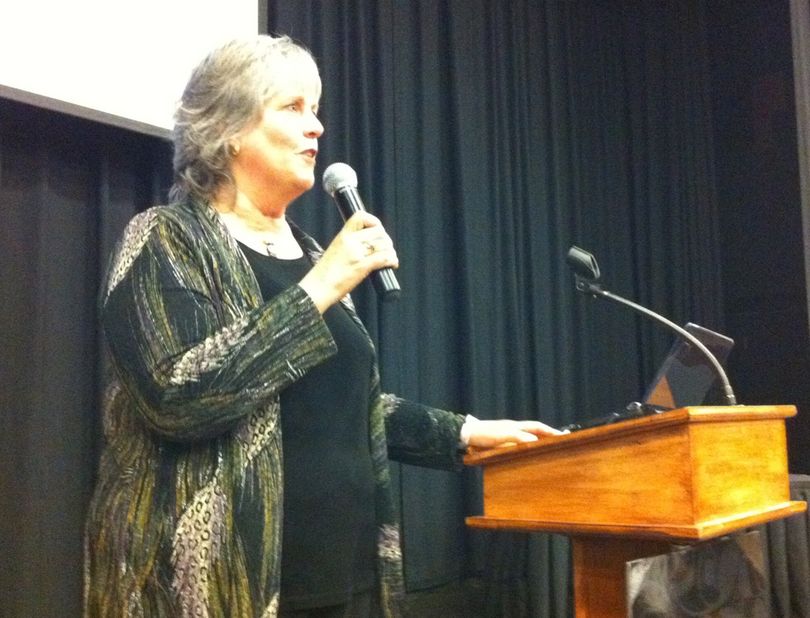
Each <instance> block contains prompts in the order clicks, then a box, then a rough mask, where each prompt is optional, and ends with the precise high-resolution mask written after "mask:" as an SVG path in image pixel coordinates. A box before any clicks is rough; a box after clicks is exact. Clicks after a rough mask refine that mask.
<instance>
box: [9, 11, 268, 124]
mask: <svg viewBox="0 0 810 618" xmlns="http://www.w3.org/2000/svg"><path fill="white" fill-rule="evenodd" d="M266 6H267V4H266V0H127V1H124V0H69V1H67V2H66V1H65V0H41V1H37V0H16V1H14V0H2V2H0V97H3V98H8V99H14V100H17V101H22V102H24V103H29V104H33V105H37V106H40V107H46V108H49V109H53V110H56V111H59V112H65V113H69V114H73V115H77V116H81V117H84V118H89V119H92V120H98V121H99V122H105V123H108V124H114V125H117V126H122V127H125V128H128V129H132V130H135V131H139V132H142V133H148V134H152V135H157V136H159V137H167V136H168V135H169V133H170V131H171V127H172V114H173V113H174V108H175V105H176V103H177V101H178V99H179V98H180V94H181V93H182V90H183V86H184V85H185V82H186V80H187V79H188V76H189V74H190V72H191V69H192V68H193V67H194V65H195V64H196V63H197V62H198V61H199V60H201V59H202V57H203V56H204V55H205V54H206V53H207V52H208V51H209V50H210V49H212V48H213V47H214V46H216V45H218V44H219V43H221V42H223V41H225V40H227V39H229V38H232V37H234V36H243V35H252V34H256V33H257V32H264V31H265V29H266V25H265V24H266Z"/></svg>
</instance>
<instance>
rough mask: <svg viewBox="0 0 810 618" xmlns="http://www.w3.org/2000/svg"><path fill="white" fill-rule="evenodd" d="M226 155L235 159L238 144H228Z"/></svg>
mask: <svg viewBox="0 0 810 618" xmlns="http://www.w3.org/2000/svg"><path fill="white" fill-rule="evenodd" d="M228 154H229V155H231V156H232V157H235V156H237V155H238V154H239V144H237V143H236V142H231V143H229V144H228Z"/></svg>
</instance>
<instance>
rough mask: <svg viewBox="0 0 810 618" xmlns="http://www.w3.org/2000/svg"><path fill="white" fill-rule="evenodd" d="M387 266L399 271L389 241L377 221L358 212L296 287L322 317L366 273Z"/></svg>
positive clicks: (365, 213) (397, 260) (370, 215)
mask: <svg viewBox="0 0 810 618" xmlns="http://www.w3.org/2000/svg"><path fill="white" fill-rule="evenodd" d="M386 266H387V267H391V268H397V267H399V258H398V257H397V252H396V251H395V250H394V243H393V242H392V240H391V237H390V236H388V234H387V233H386V231H385V228H383V225H382V223H381V222H380V220H379V219H378V218H377V217H375V216H374V215H372V214H370V213H368V212H365V211H362V212H357V213H355V214H353V215H352V216H351V217H350V218H349V219H348V220H347V221H346V223H345V224H344V225H343V228H342V229H341V230H340V232H339V233H338V235H337V236H335V238H334V240H332V242H331V243H330V244H329V246H328V247H327V248H326V251H324V253H323V256H322V257H321V259H320V260H319V261H318V263H317V264H315V266H313V267H312V270H310V271H309V272H308V273H307V274H306V276H305V277H304V278H303V279H301V281H300V282H299V284H298V285H300V286H301V288H303V290H304V291H305V292H306V293H307V294H309V297H310V298H311V299H312V301H313V302H314V303H315V306H316V307H317V308H318V311H320V312H321V313H324V312H325V311H326V310H327V309H328V308H329V307H331V306H332V305H333V304H335V303H336V302H338V301H339V300H340V299H341V298H343V297H344V296H346V294H348V293H349V292H351V291H352V290H353V289H354V288H355V287H357V285H358V284H359V283H360V282H361V281H362V280H363V279H365V278H366V277H367V276H368V275H369V273H371V272H372V271H374V270H377V269H379V268H384V267H386Z"/></svg>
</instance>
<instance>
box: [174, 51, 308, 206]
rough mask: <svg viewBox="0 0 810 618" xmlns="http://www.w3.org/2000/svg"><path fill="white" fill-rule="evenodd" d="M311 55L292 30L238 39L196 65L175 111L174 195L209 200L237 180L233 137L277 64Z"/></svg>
mask: <svg viewBox="0 0 810 618" xmlns="http://www.w3.org/2000/svg"><path fill="white" fill-rule="evenodd" d="M296 56H297V57H301V56H303V57H305V58H309V60H311V61H312V63H313V64H315V61H314V59H313V58H312V55H311V54H310V52H309V50H307V49H306V48H305V47H303V46H302V45H300V44H298V43H296V42H295V41H293V40H292V39H291V38H290V37H288V36H286V35H285V36H278V37H274V36H270V35H258V36H255V37H250V38H245V39H235V40H233V41H230V42H228V43H226V44H224V45H223V46H221V47H219V48H217V49H216V50H214V51H212V52H211V53H210V54H209V55H208V56H207V57H206V58H205V59H204V60H203V61H202V62H201V63H200V64H199V65H197V67H196V68H195V69H194V70H193V71H192V73H191V77H190V78H189V80H188V83H187V84H186V88H185V90H184V92H183V96H182V98H181V100H180V105H179V106H178V108H177V111H176V112H175V115H174V120H175V124H174V132H173V141H174V161H173V166H174V184H173V186H172V188H171V190H170V191H169V198H170V200H172V201H185V200H188V199H191V200H195V201H199V202H202V203H207V202H209V201H211V200H212V199H213V197H214V195H215V194H216V192H217V191H218V190H219V189H220V188H222V187H223V186H226V185H228V184H231V185H232V184H233V177H232V176H231V173H230V161H231V159H232V158H233V154H232V153H231V152H230V150H229V145H230V144H231V142H232V140H233V139H234V138H235V137H237V136H238V135H239V134H240V133H241V132H242V131H243V130H244V129H245V128H247V127H248V126H249V125H251V124H252V123H254V122H256V121H257V120H258V119H259V118H260V117H261V113H262V111H263V109H264V106H265V105H266V103H267V101H268V100H269V99H270V98H271V97H272V95H273V93H274V91H275V88H276V83H275V72H274V70H273V69H274V67H276V66H278V63H279V62H285V61H286V60H287V59H290V58H293V57H296Z"/></svg>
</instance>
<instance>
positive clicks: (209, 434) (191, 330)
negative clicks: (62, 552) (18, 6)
mask: <svg viewBox="0 0 810 618" xmlns="http://www.w3.org/2000/svg"><path fill="white" fill-rule="evenodd" d="M320 94H321V82H320V78H319V75H318V70H317V67H316V66H315V63H314V61H313V59H312V57H311V56H310V55H309V53H308V52H307V51H306V50H304V49H303V48H301V47H299V46H298V45H296V44H295V43H293V42H292V41H291V40H290V39H288V38H286V37H279V38H273V37H269V36H259V37H256V38H254V39H250V40H240V41H233V42H231V43H229V44H227V45H225V46H223V47H221V48H220V49H218V50H216V51H214V52H213V53H212V54H210V55H209V56H208V58H206V59H205V60H204V61H203V62H202V63H201V64H200V65H199V66H198V67H197V68H196V69H195V71H194V72H193V74H192V76H191V79H190V81H189V83H188V85H187V87H186V90H185V92H184V94H183V98H182V101H181V105H180V107H179V109H178V111H177V115H176V126H175V135H174V140H175V157H174V168H175V184H174V187H173V188H172V193H171V198H172V199H171V202H172V203H171V205H169V206H163V207H156V208H152V209H150V210H148V211H146V212H144V213H141V214H140V215H138V216H136V217H135V218H134V219H133V220H132V221H131V222H130V224H129V225H128V227H127V228H126V231H125V233H124V235H123V237H122V239H121V241H120V243H119V245H118V247H117V249H116V251H115V254H114V256H113V261H112V264H111V268H110V271H109V274H108V277H107V280H106V282H105V285H104V287H103V289H102V297H101V310H102V325H103V330H104V333H105V336H106V339H107V342H108V344H109V349H110V352H111V358H112V365H113V374H114V377H113V379H112V381H111V384H110V387H109V389H108V393H107V396H106V401H105V410H104V429H105V436H106V445H105V450H104V452H103V455H102V460H101V467H100V473H99V482H98V486H97V488H96V491H95V494H94V496H93V500H92V504H91V507H90V511H89V514H88V522H87V534H86V581H85V613H86V615H90V616H122V615H126V616H130V615H132V616H142V615H143V616H275V615H277V612H278V611H279V606H280V605H281V607H282V610H281V611H282V614H285V615H286V614H289V615H294V614H296V613H301V614H302V615H307V614H308V613H311V612H313V611H314V610H313V608H331V609H329V610H326V611H333V614H334V615H363V614H367V615H372V614H376V613H383V614H385V615H393V614H395V613H396V611H397V610H396V599H397V597H398V595H399V594H400V592H401V589H402V572H401V556H400V550H399V534H398V528H397V523H396V517H395V511H394V508H393V506H392V503H391V501H390V498H389V478H388V457H389V455H390V456H391V457H392V458H396V459H399V460H401V461H407V462H410V463H416V464H423V465H430V466H443V467H448V468H449V467H453V466H456V465H457V464H458V460H459V448H458V447H459V439H460V436H461V435H462V433H463V435H464V436H465V438H464V441H466V442H467V443H469V444H472V445H478V446H492V445H496V444H499V443H501V442H508V441H527V440H535V439H537V437H536V436H538V435H548V434H551V433H554V430H552V429H551V428H549V427H547V426H545V425H543V424H542V423H536V422H524V423H518V422H514V421H474V419H473V420H470V421H469V422H467V423H466V424H465V422H464V419H463V418H462V417H460V416H458V415H456V414H452V413H450V412H445V411H441V410H435V409H430V408H427V407H423V406H419V405H416V404H412V403H409V402H406V401H404V400H401V399H398V398H395V397H393V396H389V395H383V394H381V393H380V390H379V379H378V375H377V364H376V358H375V354H374V350H373V347H372V345H371V342H370V340H369V338H368V335H367V334H366V332H365V330H364V329H363V327H362V324H361V323H360V322H359V320H358V318H357V315H356V314H355V312H354V309H353V308H352V305H351V301H350V299H349V297H348V296H347V295H348V293H349V292H350V291H351V290H352V289H354V287H355V286H356V285H357V284H358V283H360V282H361V281H362V280H363V279H364V278H365V277H366V276H367V275H368V274H369V273H370V272H371V271H373V270H375V269H378V268H381V267H385V266H388V267H396V266H397V265H398V261H397V256H396V252H395V251H394V249H393V244H392V242H391V239H390V238H389V236H388V235H387V234H386V232H385V230H384V229H383V227H382V225H381V224H380V222H379V220H378V219H376V218H375V217H373V216H371V215H369V214H368V213H358V214H356V215H355V216H353V217H352V218H350V219H349V220H348V221H347V222H346V224H345V226H344V227H343V229H342V230H341V231H340V233H339V234H338V235H337V236H336V238H335V239H334V240H333V242H332V243H331V244H330V245H329V247H328V248H327V249H326V250H325V251H321V249H320V248H319V247H318V246H317V245H316V244H315V242H314V241H313V240H312V239H311V238H309V237H308V236H307V235H305V234H304V233H303V232H301V231H300V230H299V229H298V228H296V227H295V226H294V225H293V224H292V223H291V222H290V221H289V220H288V219H287V218H286V210H287V207H288V206H289V204H290V203H291V202H292V201H293V200H294V199H295V198H297V197H298V196H300V195H301V194H302V193H304V192H305V191H307V190H309V189H310V188H311V187H312V185H313V184H314V168H315V161H316V156H317V152H318V138H319V137H320V136H321V134H322V133H323V126H322V125H321V123H320V121H319V120H318V117H317V111H318V101H319V98H320ZM462 426H463V427H464V431H463V432H462ZM386 443H387V444H386ZM282 453H283V457H282ZM282 539H283V541H282ZM282 549H283V551H282ZM319 611H320V610H319ZM318 615H321V614H318Z"/></svg>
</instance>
